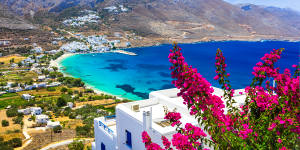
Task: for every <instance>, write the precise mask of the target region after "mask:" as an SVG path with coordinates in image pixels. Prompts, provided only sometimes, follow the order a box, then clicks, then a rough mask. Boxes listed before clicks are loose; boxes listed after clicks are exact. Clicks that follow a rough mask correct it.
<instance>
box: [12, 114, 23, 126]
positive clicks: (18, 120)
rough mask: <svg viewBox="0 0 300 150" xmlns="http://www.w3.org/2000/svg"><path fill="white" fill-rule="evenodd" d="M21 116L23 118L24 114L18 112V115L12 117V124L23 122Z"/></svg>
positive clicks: (21, 123)
mask: <svg viewBox="0 0 300 150" xmlns="http://www.w3.org/2000/svg"><path fill="white" fill-rule="evenodd" d="M23 118H24V116H23V114H20V113H19V114H18V116H17V117H16V118H14V119H13V122H14V124H20V125H23V124H24V123H23Z"/></svg>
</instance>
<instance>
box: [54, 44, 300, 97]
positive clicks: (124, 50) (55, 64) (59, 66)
mask: <svg viewBox="0 0 300 150" xmlns="http://www.w3.org/2000/svg"><path fill="white" fill-rule="evenodd" d="M231 41H239V40H225V41H199V42H193V43H179V44H199V43H210V42H231ZM270 41H278V42H291V41H280V40H263V41H242V42H270ZM294 42H296V41H294ZM162 45H169V44H163V43H162V44H159V45H152V46H141V47H135V46H132V47H128V48H122V49H123V50H122V51H121V48H120V49H117V50H116V51H115V52H114V51H112V52H105V53H120V54H126V55H132V54H128V53H126V52H127V50H129V51H128V52H129V53H131V52H130V49H131V48H143V47H159V46H162ZM119 51H121V52H119ZM79 54H89V53H66V54H63V55H62V56H60V57H59V58H57V59H56V60H54V61H51V62H50V66H56V67H58V68H59V71H60V72H61V73H63V74H64V76H70V77H74V76H72V75H70V74H67V73H65V72H64V71H63V70H62V68H63V66H62V64H61V62H62V61H63V60H64V59H66V58H68V57H71V56H74V55H79ZM85 87H86V88H90V89H93V90H94V92H95V93H97V94H107V95H112V96H116V97H117V99H120V100H123V99H126V98H123V97H120V95H114V94H111V93H108V92H105V91H101V90H99V89H97V88H96V87H94V86H92V85H89V84H87V83H86V82H85Z"/></svg>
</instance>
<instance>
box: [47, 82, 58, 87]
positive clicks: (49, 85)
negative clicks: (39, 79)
mask: <svg viewBox="0 0 300 150" xmlns="http://www.w3.org/2000/svg"><path fill="white" fill-rule="evenodd" d="M60 85H61V83H59V82H52V83H50V84H48V85H47V87H56V86H60Z"/></svg>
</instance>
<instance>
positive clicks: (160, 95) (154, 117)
mask: <svg viewBox="0 0 300 150" xmlns="http://www.w3.org/2000/svg"><path fill="white" fill-rule="evenodd" d="M178 92H179V90H178V89H168V90H161V91H154V92H151V93H150V95H149V99H147V100H141V101H135V102H130V103H123V104H119V105H117V106H116V116H115V117H112V116H109V117H100V118H95V119H94V133H95V142H93V143H92V149H93V150H145V145H144V143H143V142H142V135H141V134H142V132H143V131H147V132H148V134H149V135H150V136H151V138H152V141H153V142H155V143H157V144H159V145H161V146H163V144H162V140H161V136H162V135H163V136H166V137H167V138H168V139H169V140H171V136H172V135H173V134H174V133H176V129H175V127H172V126H171V125H170V123H169V122H168V120H166V119H164V116H165V113H164V110H165V108H167V109H168V110H170V111H173V110H174V109H175V110H176V112H180V113H181V116H182V119H181V120H180V121H181V122H182V123H183V125H185V124H186V123H191V124H193V125H196V126H199V124H198V122H197V120H196V119H195V118H194V116H191V115H190V114H189V110H188V109H187V106H186V105H184V104H183V99H182V98H181V97H178V96H177V93H178ZM215 94H216V95H218V96H222V95H223V91H222V90H221V89H217V88H215ZM235 98H237V99H238V100H237V102H238V103H237V105H239V104H242V100H243V99H244V98H245V95H235ZM225 111H226V110H225ZM204 147H205V148H209V147H208V146H206V145H204Z"/></svg>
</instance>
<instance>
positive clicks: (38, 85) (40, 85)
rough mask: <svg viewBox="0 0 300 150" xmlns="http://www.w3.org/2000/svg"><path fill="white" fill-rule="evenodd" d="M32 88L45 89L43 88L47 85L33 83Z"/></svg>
mask: <svg viewBox="0 0 300 150" xmlns="http://www.w3.org/2000/svg"><path fill="white" fill-rule="evenodd" d="M33 86H35V88H45V87H47V83H45V82H41V83H34V84H33Z"/></svg>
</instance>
